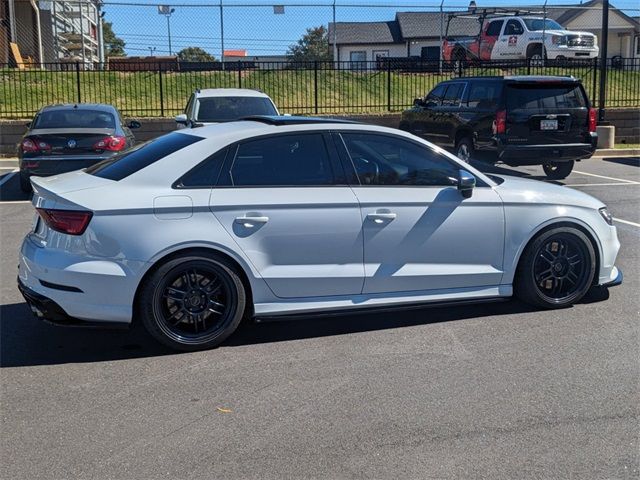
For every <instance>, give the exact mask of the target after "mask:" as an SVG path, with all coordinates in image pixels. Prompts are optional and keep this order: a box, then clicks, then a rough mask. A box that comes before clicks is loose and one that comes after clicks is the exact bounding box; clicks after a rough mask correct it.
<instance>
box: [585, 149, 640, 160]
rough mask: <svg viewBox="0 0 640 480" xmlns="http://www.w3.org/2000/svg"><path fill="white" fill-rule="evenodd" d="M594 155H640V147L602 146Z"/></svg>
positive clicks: (602, 156) (603, 156)
mask: <svg viewBox="0 0 640 480" xmlns="http://www.w3.org/2000/svg"><path fill="white" fill-rule="evenodd" d="M593 156H594V157H600V158H607V157H640V148H601V149H598V150H596V153H594V154H593Z"/></svg>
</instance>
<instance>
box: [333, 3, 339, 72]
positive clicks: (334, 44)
mask: <svg viewBox="0 0 640 480" xmlns="http://www.w3.org/2000/svg"><path fill="white" fill-rule="evenodd" d="M332 9H333V61H334V62H337V61H339V60H340V59H339V58H338V45H337V44H336V38H337V30H338V25H337V24H336V0H333V6H332Z"/></svg>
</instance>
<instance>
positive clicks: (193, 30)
mask: <svg viewBox="0 0 640 480" xmlns="http://www.w3.org/2000/svg"><path fill="white" fill-rule="evenodd" d="M158 1H159V0H133V1H128V2H127V3H123V2H124V0H123V2H117V1H113V2H112V1H110V0H107V1H106V2H105V3H104V6H103V10H104V11H105V20H106V21H109V22H112V23H113V29H114V31H115V33H116V35H117V36H119V37H120V38H122V39H123V40H125V42H126V47H125V49H126V51H127V54H128V55H130V56H134V55H135V56H145V55H149V54H150V52H151V50H150V49H149V47H151V48H152V49H153V48H155V50H153V53H154V54H155V55H168V54H169V42H168V38H169V35H168V29H167V18H166V17H165V16H164V15H160V14H158V7H157V4H158ZM160 1H161V0H160ZM134 2H135V3H134ZM222 2H223V14H224V15H223V21H224V49H225V50H229V49H244V50H247V52H248V55H250V56H251V55H283V54H285V53H286V51H287V48H288V46H289V45H291V44H294V43H295V42H296V41H297V40H298V39H299V38H300V37H301V36H302V35H303V34H304V32H305V30H306V29H307V28H309V27H315V26H319V25H325V26H326V25H328V23H329V22H331V21H332V10H333V9H332V7H331V5H332V2H333V0H313V1H309V0H295V4H293V2H291V1H290V2H289V4H287V3H286V2H285V1H283V0H275V2H274V3H269V2H268V1H266V2H265V1H260V0H235V1H228V0H222ZM516 2H517V0H492V1H491V2H490V3H489V2H483V1H482V0H476V3H477V5H478V7H480V8H482V7H489V6H501V7H505V6H508V7H513V6H514V4H518V5H520V3H521V2H517V3H516ZM579 3H580V2H570V1H567V0H564V1H563V0H548V3H547V4H548V5H549V6H553V5H567V4H572V5H578V4H579ZM274 4H275V5H284V14H274V8H273V5H274ZM527 4H528V5H530V3H528V2H527ZM612 4H613V5H615V6H616V7H618V8H620V9H622V10H624V11H625V13H627V15H630V16H638V15H640V6H639V4H638V2H637V1H633V0H619V1H615V0H614V1H613V2H612ZM522 5H524V4H522ZM467 6H468V1H467V0H463V1H460V0H445V7H444V9H445V10H462V9H466V8H467ZM171 7H172V8H174V9H175V11H174V13H173V14H172V15H171V17H170V19H169V21H170V29H171V46H172V53H173V54H176V53H177V52H178V51H179V50H181V49H183V48H185V47H190V46H197V47H200V48H203V49H204V50H206V51H207V52H209V53H211V54H212V55H214V56H215V57H216V58H219V57H220V52H221V30H220V4H219V1H217V0H208V1H207V0H204V1H198V0H190V1H180V3H178V2H177V1H176V3H174V4H171ZM439 7H440V1H426V2H425V1H421V2H418V1H415V0H400V1H395V2H394V1H392V0H368V1H366V2H363V1H362V0H336V20H337V21H338V22H340V21H343V22H345V21H347V22H348V21H385V20H393V18H394V16H395V13H396V12H397V11H438V10H439Z"/></svg>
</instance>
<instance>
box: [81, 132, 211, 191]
mask: <svg viewBox="0 0 640 480" xmlns="http://www.w3.org/2000/svg"><path fill="white" fill-rule="evenodd" d="M200 140H204V138H203V137H198V136H196V135H186V134H182V133H176V132H174V133H169V134H167V135H163V136H162V137H158V138H156V139H154V140H151V141H150V142H147V143H143V144H141V145H138V146H136V147H135V148H133V149H131V150H128V151H126V152H124V153H121V154H120V155H116V156H114V157H111V158H109V159H107V160H103V161H102V162H99V163H96V164H95V165H93V166H91V167H89V168H87V169H86V170H85V172H86V173H89V174H91V175H95V176H96V177H100V178H107V179H109V180H122V179H123V178H125V177H128V176H129V175H131V174H132V173H135V172H137V171H138V170H142V169H143V168H145V167H148V166H149V165H151V164H152V163H155V162H157V161H158V160H160V159H161V158H164V157H166V156H167V155H170V154H172V153H174V152H177V151H178V150H180V149H182V148H184V147H187V146H189V145H192V144H194V143H196V142H199V141H200Z"/></svg>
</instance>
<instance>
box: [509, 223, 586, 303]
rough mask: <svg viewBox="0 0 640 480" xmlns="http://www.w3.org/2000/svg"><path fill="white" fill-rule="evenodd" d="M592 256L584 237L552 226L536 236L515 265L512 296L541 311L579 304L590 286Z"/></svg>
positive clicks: (573, 231) (574, 229) (578, 233)
mask: <svg viewBox="0 0 640 480" xmlns="http://www.w3.org/2000/svg"><path fill="white" fill-rule="evenodd" d="M595 270H596V255H595V251H594V249H593V245H592V244H591V242H590V241H589V239H588V238H587V236H586V235H585V234H584V233H583V232H581V231H580V230H578V229H576V228H573V227H556V228H552V229H550V230H547V231H545V232H542V233H541V234H540V235H538V236H537V237H536V238H535V239H534V240H533V241H532V242H531V243H530V244H529V245H528V246H527V248H526V250H525V251H524V254H523V256H522V258H521V260H520V264H519V265H518V270H517V273H516V278H515V285H514V287H515V294H516V296H517V297H518V298H520V299H521V300H522V301H524V302H527V303H529V304H531V305H535V306H538V307H544V308H561V307H566V306H569V305H572V304H574V303H575V302H577V301H579V300H580V299H581V298H582V297H583V296H584V295H585V294H586V293H587V291H588V290H589V288H590V287H591V283H592V282H593V277H594V275H595Z"/></svg>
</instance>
